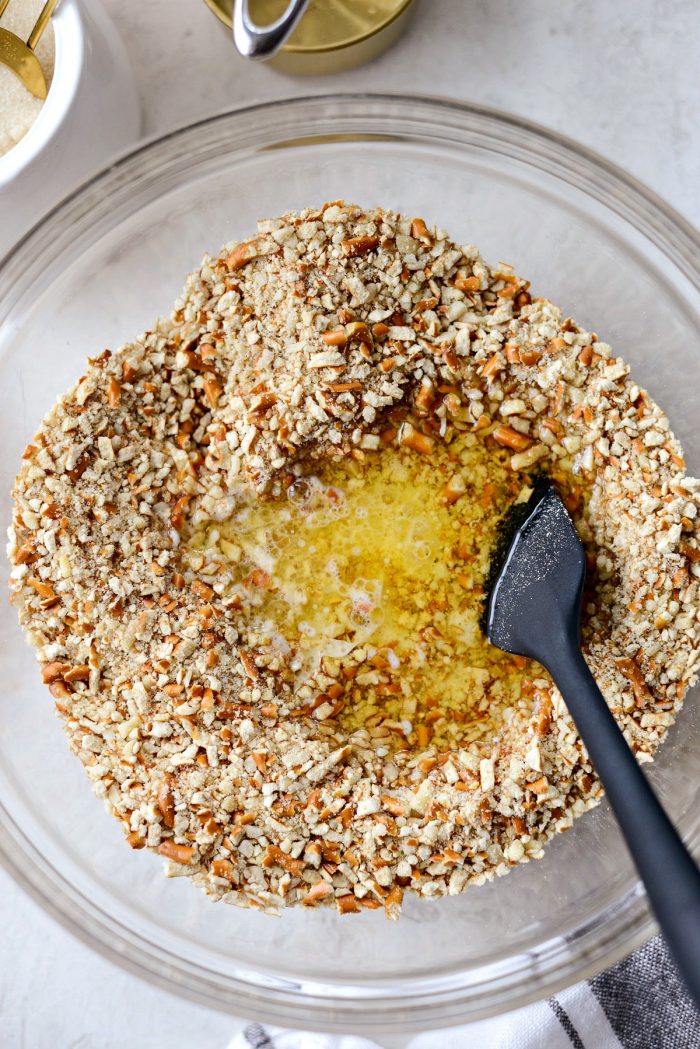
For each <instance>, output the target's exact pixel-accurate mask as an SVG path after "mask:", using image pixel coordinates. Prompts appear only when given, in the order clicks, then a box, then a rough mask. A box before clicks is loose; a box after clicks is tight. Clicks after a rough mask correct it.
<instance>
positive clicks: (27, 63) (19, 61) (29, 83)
mask: <svg viewBox="0 0 700 1049" xmlns="http://www.w3.org/2000/svg"><path fill="white" fill-rule="evenodd" d="M9 3H10V0H0V18H2V16H3V15H4V14H5V11H6V10H7V8H8V5H9ZM57 3H58V0H46V3H45V4H44V6H43V8H42V9H41V13H40V15H39V17H38V18H37V20H36V22H35V23H34V28H33V29H32V31H31V33H30V34H29V37H28V38H27V40H26V42H25V41H24V40H20V38H19V37H18V36H17V35H16V34H15V33H11V32H10V30H9V29H3V28H2V26H0V64H2V65H4V66H7V68H8V69H11V70H12V72H13V73H14V74H15V76H17V77H19V79H20V80H21V81H22V83H23V84H24V86H25V87H26V89H27V91H29V92H30V93H31V94H32V95H34V97H35V98H41V99H44V98H46V77H45V76H44V70H43V69H42V68H41V64H40V62H39V59H38V58H37V57H36V55H35V54H34V48H35V47H36V45H37V44H38V43H39V40H40V38H41V34H42V33H43V32H44V30H45V29H46V26H47V25H48V23H49V19H50V18H51V15H52V14H53V12H54V10H55V8H56V4H57Z"/></svg>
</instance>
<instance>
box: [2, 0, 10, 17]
mask: <svg viewBox="0 0 700 1049" xmlns="http://www.w3.org/2000/svg"><path fill="white" fill-rule="evenodd" d="M9 2H10V0H0V18H2V16H3V15H4V14H5V11H6V9H7V5H8V4H9Z"/></svg>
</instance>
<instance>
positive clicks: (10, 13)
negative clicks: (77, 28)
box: [0, 0, 55, 157]
mask: <svg viewBox="0 0 700 1049" xmlns="http://www.w3.org/2000/svg"><path fill="white" fill-rule="evenodd" d="M43 6H44V0H20V2H19V3H18V2H17V0H14V2H13V3H10V6H9V7H8V8H7V10H6V11H5V13H4V14H3V15H2V16H1V17H0V27H2V28H3V29H8V30H9V31H10V32H11V33H14V34H15V36H18V37H19V38H20V40H27V39H28V37H29V34H30V32H31V31H32V28H33V26H34V23H35V22H36V20H37V18H38V17H39V14H40V12H41V9H42V8H43ZM54 55H55V43H54V33H53V26H52V25H51V23H49V25H48V26H47V27H46V29H45V30H44V33H43V35H42V37H41V39H40V40H39V43H38V44H37V46H36V56H37V58H38V59H39V61H40V62H41V68H42V69H43V70H44V76H45V77H46V84H47V87H48V86H49V85H50V83H51V77H52V76H53V67H54ZM43 104H44V103H43V102H42V100H41V99H40V98H35V97H34V95H32V94H30V92H29V91H27V89H26V87H25V86H24V84H23V83H22V81H21V80H20V79H19V77H17V76H16V75H15V74H14V73H13V72H12V71H11V70H10V69H8V68H7V66H4V65H2V63H0V157H1V156H2V155H3V154H4V153H8V152H9V151H10V150H11V149H12V147H13V146H16V145H17V143H18V142H19V141H20V139H22V138H24V136H25V135H26V134H27V132H28V131H29V129H30V127H31V126H32V124H33V123H34V121H35V120H36V118H37V117H38V116H39V113H40V112H41V107H42V106H43Z"/></svg>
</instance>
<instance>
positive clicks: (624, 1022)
mask: <svg viewBox="0 0 700 1049" xmlns="http://www.w3.org/2000/svg"><path fill="white" fill-rule="evenodd" d="M391 1044H392V1046H396V1045H397V1041H396V1039H395V1038H393V1039H392V1040H391ZM402 1044H403V1045H404V1046H405V1049H700V1015H699V1014H698V1013H697V1012H696V1010H695V1007H694V1006H693V1003H692V1002H691V1000H690V998H689V996H688V994H687V993H686V991H685V988H684V987H683V985H682V984H681V982H680V979H679V977H678V974H677V973H676V969H675V966H674V964H673V962H672V961H671V959H670V957H669V954H668V950H667V948H666V945H665V944H664V942H663V940H662V939H661V937H660V936H657V937H656V938H655V939H653V940H650V941H649V943H647V944H646V945H645V946H644V947H640V949H639V950H638V951H635V952H634V954H631V955H630V956H629V958H626V959H625V960H624V961H622V962H620V963H619V964H618V965H615V966H613V967H612V969H608V970H607V972H604V973H601V975H600V976H596V977H595V979H594V980H591V981H590V982H589V983H580V984H577V985H576V986H575V987H570V988H569V989H568V990H566V991H562V992H561V993H560V994H558V995H556V997H554V998H550V999H548V1000H547V1001H546V1002H537V1003H536V1004H535V1005H528V1006H526V1008H524V1009H518V1010H516V1012H513V1013H508V1014H507V1015H506V1016H499V1017H496V1018H495V1019H493V1020H483V1021H480V1022H479V1023H473V1024H467V1025H466V1026H464V1027H453V1028H450V1029H449V1030H444V1031H431V1032H429V1033H427V1034H421V1035H417V1036H413V1037H410V1038H406V1040H405V1042H403V1043H402ZM229 1049H381V1039H380V1041H378V1042H376V1041H368V1040H367V1039H366V1038H359V1037H356V1036H354V1035H342V1036H338V1035H325V1034H312V1033H310V1032H308V1031H283V1030H280V1029H279V1028H273V1027H264V1026H262V1025H261V1024H257V1023H255V1024H249V1025H248V1026H247V1027H246V1028H245V1030H243V1031H242V1032H241V1033H240V1034H239V1035H237V1037H236V1038H235V1039H234V1040H233V1042H231V1044H230V1046H229Z"/></svg>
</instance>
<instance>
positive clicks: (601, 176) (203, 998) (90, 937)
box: [0, 92, 700, 1033]
mask: <svg viewBox="0 0 700 1049" xmlns="http://www.w3.org/2000/svg"><path fill="white" fill-rule="evenodd" d="M329 106H331V107H334V108H335V110H336V113H335V116H336V118H337V119H338V121H339V122H340V123H342V120H343V118H346V119H349V118H350V116H352V115H356V112H360V111H362V110H363V109H364V110H366V109H368V108H372V109H373V111H375V107H376V113H382V112H383V111H384V110H385V109H386V107H388V106H394V107H399V108H401V107H406V111H405V114H402V116H405V117H406V118H409V117H412V118H413V119H414V120H415V119H416V116H415V113H416V111H417V110H420V111H421V112H422V113H423V114H424V115H425V114H427V113H429V114H431V117H432V119H433V120H434V121H436V122H438V123H439V122H440V118H442V119H443V123H442V124H441V127H442V129H443V130H444V131H446V130H448V129H449V127H450V124H449V117H450V115H452V116H453V117H456V118H458V119H459V118H461V119H462V120H469V119H471V120H472V121H474V122H475V123H476V124H479V123H481V125H484V126H486V127H487V128H488V129H489V130H490V132H491V134H492V136H493V142H491V145H492V146H493V144H494V142H497V141H498V140H499V138H500V140H501V142H503V141H504V139H505V144H506V145H509V146H511V147H513V148H514V149H515V150H516V152H517V151H518V150H520V159H521V160H527V162H528V163H529V164H530V165H531V166H532V165H533V164H534V166H535V167H536V166H537V164H538V163H540V164H541V165H544V162H545V160H546V163H547V170H548V171H549V172H550V173H551V172H552V161H553V159H554V162H555V170H554V174H555V175H556V176H558V177H559V178H560V179H562V180H563V181H565V182H568V183H570V184H571V185H573V186H574V187H575V188H578V189H579V190H581V191H582V192H584V193H585V194H586V195H587V196H589V197H593V199H595V200H596V201H597V202H598V203H599V204H602V205H603V206H604V207H605V208H607V209H608V210H610V211H612V212H613V213H614V214H616V215H617V216H618V217H619V218H621V219H623V220H624V221H625V222H627V223H629V224H630V225H631V226H632V227H633V228H635V229H636V230H637V231H638V232H639V233H640V234H641V235H642V236H643V237H644V238H645V239H646V240H647V241H649V242H650V243H652V244H653V245H654V246H655V247H656V248H657V249H658V250H659V251H660V252H661V253H662V255H664V256H665V257H666V259H667V260H668V261H669V262H671V263H672V264H673V266H674V268H675V269H677V270H678V271H680V273H681V274H682V275H683V277H684V279H685V280H686V281H688V282H689V283H690V285H691V286H692V287H693V288H694V289H695V290H697V291H700V262H698V260H699V259H700V233H699V232H698V230H696V229H695V228H694V226H693V225H692V224H691V223H690V222H689V221H688V220H687V219H686V218H685V217H684V216H682V215H681V214H679V213H678V212H677V211H676V210H675V209H674V208H673V207H671V206H670V205H669V204H667V203H666V202H665V201H664V200H663V199H662V198H661V197H659V196H658V195H657V194H656V193H655V192H654V191H653V190H651V189H649V188H648V187H646V186H645V185H644V184H643V183H641V182H640V181H639V180H637V179H636V178H635V177H634V176H632V175H630V174H628V173H626V172H625V171H624V170H622V169H621V168H619V167H618V166H617V165H616V164H614V163H613V162H611V161H608V160H607V159H605V158H603V157H600V156H599V155H598V154H597V153H596V152H595V151H593V150H591V149H589V148H588V147H586V146H581V145H579V144H577V143H576V142H574V141H572V140H571V139H569V138H567V137H566V136H564V135H561V134H559V133H558V132H556V131H552V130H549V129H547V128H543V127H541V126H540V125H538V124H536V123H534V122H532V121H530V120H527V119H525V118H521V117H517V116H511V115H509V114H507V113H505V112H503V111H501V110H498V109H494V108H491V107H486V106H481V105H476V104H472V103H466V102H460V101H454V100H451V99H448V98H443V97H435V96H427V95H411V94H390V93H373V92H354V93H350V92H349V93H330V94H311V95H302V96H295V97H293V98H287V99H282V100H273V101H268V102H262V103H257V104H254V105H249V106H245V105H241V106H238V107H235V108H232V109H228V110H226V111H224V112H222V113H218V114H216V115H214V116H210V117H207V118H204V119H202V120H199V121H196V122H194V123H192V124H189V125H186V126H184V127H181V128H178V129H175V130H173V131H170V132H167V133H166V134H163V135H154V136H152V137H150V138H149V139H147V140H146V141H144V142H142V143H139V144H138V145H137V146H136V147H135V148H131V149H128V150H125V151H123V153H122V154H121V155H120V156H119V157H118V158H117V159H116V160H115V161H113V162H112V163H110V164H108V165H107V166H105V167H104V168H102V169H101V170H100V171H99V172H97V173H96V174H95V175H93V176H92V177H90V178H89V179H87V180H86V181H85V182H83V183H82V184H81V185H80V186H78V187H77V188H76V189H75V190H73V191H72V192H71V193H70V194H68V195H67V196H66V197H65V198H64V199H63V200H62V201H61V202H60V203H59V204H57V205H56V206H55V207H54V208H52V209H51V210H50V211H48V212H47V213H46V214H45V215H44V216H43V217H42V218H41V219H40V220H39V221H38V222H37V223H36V224H35V225H34V226H33V227H32V229H31V230H30V231H29V232H28V233H27V234H26V235H25V236H24V237H23V238H22V240H21V241H20V242H19V243H18V244H16V245H15V246H14V247H13V248H12V249H11V250H10V251H9V252H8V253H7V255H6V256H5V257H4V258H3V259H0V286H2V284H3V283H4V278H9V283H8V284H7V285H6V286H7V287H12V284H13V282H14V280H16V279H18V278H19V277H21V276H22V274H23V272H24V270H25V269H26V268H27V267H28V266H29V267H30V266H31V264H32V262H34V263H35V262H36V258H37V251H36V248H37V246H38V242H39V240H40V238H42V239H44V238H45V231H46V229H47V228H48V229H49V230H50V228H51V226H52V224H53V223H55V222H58V221H59V220H60V218H61V216H62V215H63V214H64V213H66V214H70V211H71V208H76V209H77V210H76V214H75V215H73V216H71V220H72V221H76V220H77V219H79V218H80V217H81V216H83V215H84V214H87V211H88V206H87V205H86V204H83V210H82V211H81V210H80V207H79V205H80V202H81V198H83V197H84V195H89V191H90V190H92V189H94V188H95V187H97V186H99V185H100V184H103V186H106V187H107V190H109V189H110V188H114V187H117V186H123V185H124V175H125V173H126V174H128V172H129V167H130V165H131V166H135V165H137V164H138V163H139V162H140V161H141V160H143V159H144V158H146V157H148V155H149V154H151V155H153V156H154V157H155V156H157V155H158V151H159V150H160V149H163V148H164V147H166V146H167V144H168V143H171V142H173V141H178V140H181V139H182V138H186V137H187V136H188V135H190V136H193V135H196V134H197V132H198V131H201V130H203V129H206V128H207V127H213V126H215V125H217V124H219V123H221V124H224V123H225V122H226V121H233V120H235V119H237V118H238V119H242V118H245V117H248V118H250V119H254V118H255V117H256V116H257V117H259V120H260V126H262V125H263V123H264V117H265V115H266V114H275V115H276V116H277V117H278V118H279V116H280V115H284V114H285V113H289V112H293V111H294V110H295V109H301V111H302V113H303V115H304V117H305V118H306V119H307V120H309V119H312V118H313V117H314V114H317V115H318V114H323V115H324V116H325V117H327V116H328V107H329ZM353 107H356V109H353ZM271 119H272V118H271ZM423 130H424V131H425V124H423ZM498 132H500V136H499V134H497V133H498ZM352 133H353V134H354V135H357V132H355V131H353V132H352ZM387 137H391V136H390V135H387ZM327 138H328V136H327V135H325V134H318V135H317V136H316V139H317V140H318V141H319V142H322V141H323V140H324V139H326V140H327ZM294 141H295V140H294V139H293V138H288V139H282V140H280V141H276V142H275V144H276V145H278V146H283V147H284V146H289V145H291V144H294ZM249 148H250V147H249ZM254 148H256V149H262V148H265V147H263V146H260V145H258V146H257V147H254ZM267 148H270V147H269V145H268V146H267ZM626 195H627V197H628V198H631V203H630V199H625V196H626ZM108 196H109V194H108V193H106V194H105V198H107V197H108ZM93 203H94V202H93ZM632 204H633V205H634V207H633V206H632ZM49 243H52V242H50V241H49ZM52 246H53V245H52ZM55 250H57V251H60V250H61V246H60V244H59V245H58V247H56V249H55ZM13 271H14V274H13ZM0 323H2V317H1V316H0ZM26 860H29V862H26ZM0 863H2V864H3V866H4V867H5V868H6V869H7V871H8V873H10V875H11V876H12V877H13V878H14V879H15V881H17V883H18V884H19V885H20V886H21V887H22V888H24V889H25V890H26V891H27V892H28V893H29V894H30V895H31V896H32V897H33V898H34V899H35V900H36V901H37V902H38V903H39V904H40V905H41V906H42V907H43V909H44V910H46V911H47V912H48V913H49V914H50V915H51V916H52V917H53V918H55V919H56V920H57V921H59V923H60V924H61V925H63V926H64V928H66V929H67V930H68V931H69V932H71V933H72V934H73V935H75V936H77V938H78V939H80V940H82V941H83V942H84V943H86V944H87V945H88V946H90V947H92V948H93V949H95V950H97V951H98V953H100V954H102V955H103V956H105V957H107V958H109V959H110V960H112V961H114V962H117V963H118V964H120V965H121V966H123V967H124V968H126V969H128V970H130V971H132V972H134V973H135V974H137V975H139V976H141V977H142V978H146V979H148V980H149V981H150V982H153V983H155V984H157V985H159V986H161V987H163V988H164V989H166V990H168V991H170V992H171V993H173V992H175V993H178V994H180V995H181V996H183V997H187V998H190V999H191V1000H193V1001H195V1002H198V1003H199V1004H203V1005H206V1006H208V1007H210V1008H215V1009H218V1010H220V1011H225V1012H229V1013H233V1014H235V1015H238V1016H249V1017H257V1018H260V1017H261V1016H264V1018H265V1020H266V1021H270V1022H273V1023H279V1024H282V1025H286V1026H290V1025H291V1026H297V1027H298V1026H301V1025H304V1026H306V1027H307V1028H309V1029H317V1030H324V1031H329V1030H333V1031H338V1032H343V1031H345V1032H347V1031H348V1030H355V1031H364V1032H370V1031H371V1032H378V1031H381V1030H385V1031H391V1032H393V1033H396V1032H397V1031H405V1032H410V1031H414V1032H415V1031H420V1030H428V1029H430V1028H436V1027H447V1026H451V1025H456V1024H459V1023H464V1022H466V1021H467V1020H475V1019H482V1018H486V1017H488V1016H493V1015H496V1014H498V1013H502V1012H506V1011H510V1010H512V1009H515V1008H518V1007H520V1006H523V1005H526V1004H528V1003H530V1002H533V1001H536V1000H539V999H542V998H544V997H546V996H547V995H549V994H552V993H554V992H556V991H557V990H561V989H562V988H563V987H566V986H568V985H570V984H572V983H574V982H576V981H578V980H582V979H585V978H587V977H588V976H590V975H592V974H593V973H595V972H598V971H600V969H601V968H604V967H607V966H609V965H611V964H613V963H614V962H615V961H617V960H619V959H620V958H622V957H623V956H625V955H626V954H627V953H628V952H629V951H631V950H633V949H634V948H635V947H637V946H639V945H640V944H641V943H643V942H644V941H645V940H646V939H648V938H649V937H650V936H651V935H652V934H653V933H654V931H655V923H654V921H653V919H652V917H651V915H650V913H649V910H648V908H647V906H646V901H645V897H644V894H643V891H642V889H641V887H640V885H639V884H638V883H637V884H634V885H633V886H632V887H631V888H630V889H629V890H628V891H626V892H623V894H622V895H621V896H619V897H618V898H617V899H616V900H615V901H614V902H613V903H612V904H611V905H610V906H608V907H607V908H606V909H605V910H604V911H602V912H601V914H602V915H603V916H604V919H605V920H604V923H603V925H602V926H601V925H596V930H595V937H592V936H591V929H586V928H585V926H580V927H578V928H577V929H576V935H573V934H572V935H571V936H568V935H564V936H557V937H556V938H554V939H553V940H551V941H543V943H542V944H540V945H539V946H538V951H540V953H539V954H538V956H537V966H536V969H537V971H536V975H534V974H533V968H532V961H533V959H532V957H531V955H529V954H527V953H523V954H522V955H519V956H518V955H514V956H511V957H510V958H509V959H508V960H509V962H511V963H512V962H513V961H514V960H515V961H516V962H518V960H519V964H518V967H517V968H516V969H512V968H511V970H510V971H509V973H508V974H506V976H505V977H504V976H503V974H502V973H501V974H499V972H498V971H497V970H498V965H497V964H496V965H491V966H487V967H486V969H487V970H488V969H491V970H492V971H491V972H490V973H489V972H488V971H486V972H485V975H484V978H483V979H482V980H481V982H477V981H472V982H471V983H470V984H469V985H468V986H465V984H464V982H463V981H462V982H461V983H460V980H459V974H457V975H455V976H447V977H442V978H440V980H438V981H436V982H435V983H434V984H431V985H430V986H429V987H428V989H427V990H425V984H422V985H421V986H422V988H423V990H422V994H421V992H420V991H419V990H418V989H417V988H416V987H415V986H413V985H412V984H411V982H410V981H405V982H404V984H403V987H402V990H401V993H400V994H399V995H397V994H396V993H394V994H392V996H391V997H390V998H386V997H382V993H381V991H382V989H381V988H380V993H379V994H376V995H375V994H373V993H372V991H371V989H368V988H367V987H362V986H359V985H358V986H354V987H352V988H348V989H351V990H352V991H353V992H354V994H355V997H352V996H348V995H347V994H335V996H334V995H333V991H334V990H336V989H337V988H335V986H334V985H333V984H332V983H329V984H328V985H326V993H325V994H324V993H322V991H323V988H320V987H319V985H318V984H317V983H315V982H313V981H306V980H305V979H303V978H300V979H299V980H291V979H289V978H277V977H265V978H264V979H263V978H262V977H261V976H260V975H258V974H253V973H252V972H251V973H248V972H246V971H245V970H244V969H243V968H242V967H239V968H238V970H237V972H236V976H235V978H234V980H233V981H231V980H229V981H228V983H227V984H226V986H224V985H223V978H221V980H220V981H219V984H217V983H216V977H215V975H214V974H213V973H211V972H210V971H208V970H205V969H202V968H200V969H199V972H196V971H194V968H193V966H190V968H189V969H185V968H184V967H183V966H180V967H179V968H178V967H177V966H176V965H175V964H174V962H175V960H177V961H178V962H179V961H180V960H179V959H176V956H173V955H170V956H169V958H170V960H169V958H168V955H167V952H166V951H164V950H160V951H159V949H158V948H157V946H156V945H154V944H151V943H147V942H146V941H145V940H142V939H141V938H139V937H137V936H136V935H135V934H134V933H132V932H131V931H130V930H128V929H127V928H126V927H125V926H121V925H120V923H119V921H118V920H117V919H115V918H113V917H112V916H110V915H109V914H107V913H106V912H104V911H101V910H100V909H99V907H97V906H96V905H94V904H92V902H91V901H89V900H85V899H84V898H83V897H82V896H81V894H80V892H79V891H78V890H75V889H74V888H73V886H72V885H70V884H69V883H68V882H67V881H66V879H65V878H64V877H63V875H59V874H58V872H57V871H55V870H54V871H53V874H54V875H55V877H54V878H52V877H51V876H50V874H49V870H50V863H49V861H47V860H45V859H44V858H43V857H42V856H41V854H39V852H38V850H36V849H34V847H33V845H32V844H31V842H28V841H26V839H24V840H23V835H22V834H21V832H20V831H19V828H18V827H17V825H16V823H15V821H14V819H13V817H12V815H11V814H10V813H9V812H7V811H6V809H5V808H4V806H3V804H2V800H1V799H0ZM56 878H58V881H56ZM588 924H589V925H590V924H591V923H590V922H589V923H588ZM602 929H605V931H606V933H607V937H606V936H602V935H601V934H602ZM575 939H578V941H579V948H578V952H579V953H578V955H577V956H576V958H575V959H574V960H573V961H572V960H571V957H570V955H569V956H567V957H566V958H563V957H562V956H561V952H562V950H564V949H565V947H566V946H567V944H568V946H569V947H570V946H571V944H572V943H573V941H574V940H575ZM601 942H602V948H601ZM594 944H595V946H594ZM564 961H566V965H564V964H563V962H564ZM525 976H529V979H528V980H527V982H525V981H524V979H523V978H524V977H525ZM243 977H246V979H245V980H244V979H243ZM251 977H255V978H254V979H251ZM484 981H486V983H487V984H488V986H484ZM232 983H234V984H235V992H236V993H235V996H234V995H233V994H232V993H231V984H232ZM273 993H274V995H275V998H274V1001H271V996H272V994H273ZM311 1010H313V1014H312V1015H309V1014H310V1011H311Z"/></svg>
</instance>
